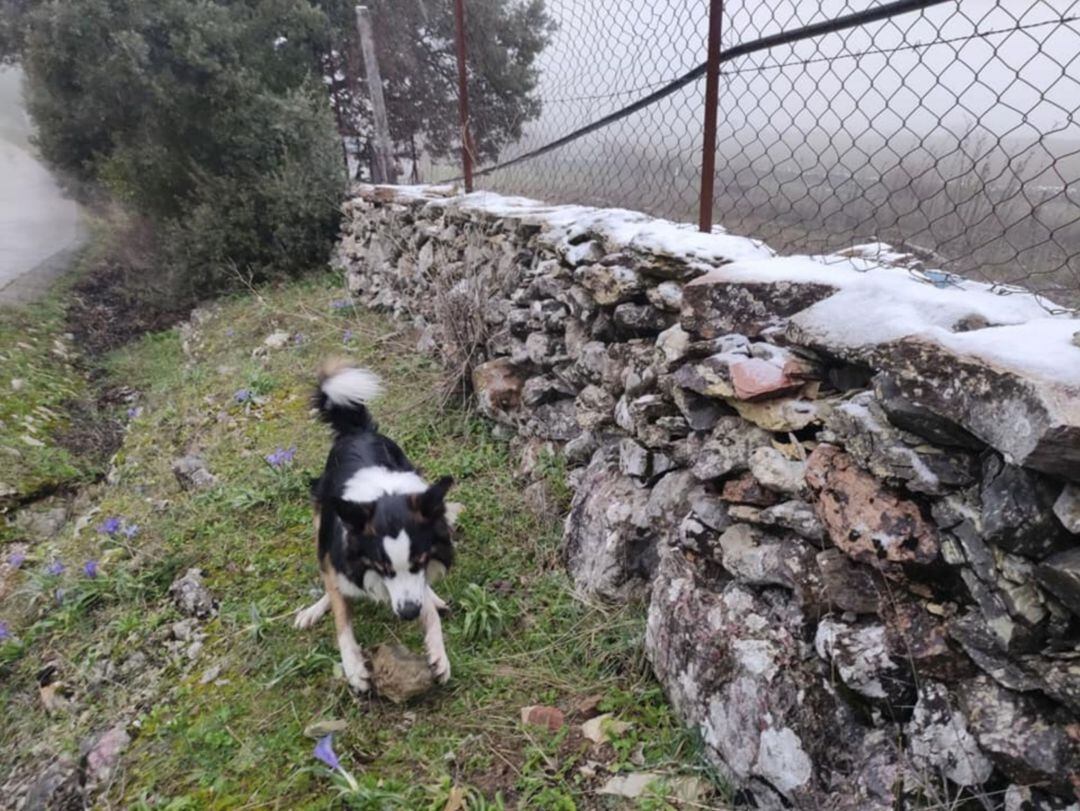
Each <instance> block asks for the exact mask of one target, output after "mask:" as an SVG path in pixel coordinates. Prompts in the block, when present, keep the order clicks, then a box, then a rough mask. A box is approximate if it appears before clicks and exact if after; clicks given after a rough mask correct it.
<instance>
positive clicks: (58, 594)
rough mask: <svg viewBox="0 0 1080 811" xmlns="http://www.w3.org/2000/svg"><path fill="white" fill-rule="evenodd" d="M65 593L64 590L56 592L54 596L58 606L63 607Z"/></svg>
mask: <svg viewBox="0 0 1080 811" xmlns="http://www.w3.org/2000/svg"><path fill="white" fill-rule="evenodd" d="M65 593H66V592H65V591H64V590H63V589H57V590H56V591H55V592H54V594H55V595H56V604H57V605H63V603H64V594H65Z"/></svg>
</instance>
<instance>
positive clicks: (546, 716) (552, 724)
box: [521, 704, 566, 732]
mask: <svg viewBox="0 0 1080 811" xmlns="http://www.w3.org/2000/svg"><path fill="white" fill-rule="evenodd" d="M521 723H522V724H525V725H526V726H534V727H544V728H546V729H548V730H550V731H551V732H556V731H558V730H560V729H562V727H563V724H564V723H566V716H564V715H563V711H562V710H560V709H559V708H558V707H546V706H544V705H542V704H533V705H531V706H528V707H522V708H521Z"/></svg>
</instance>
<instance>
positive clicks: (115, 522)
mask: <svg viewBox="0 0 1080 811" xmlns="http://www.w3.org/2000/svg"><path fill="white" fill-rule="evenodd" d="M122 523H123V522H121V520H120V519H119V518H117V517H116V516H110V517H109V518H106V519H105V520H104V521H102V522H101V523H100V524H98V528H97V531H98V532H100V533H101V534H102V535H115V534H116V533H117V532H119V531H120V526H121V524H122Z"/></svg>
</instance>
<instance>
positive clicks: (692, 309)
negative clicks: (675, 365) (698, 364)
mask: <svg viewBox="0 0 1080 811" xmlns="http://www.w3.org/2000/svg"><path fill="white" fill-rule="evenodd" d="M834 292H836V288H833V287H830V286H828V285H823V284H810V283H800V282H790V281H779V282H761V283H748V282H730V281H727V280H726V279H725V277H724V269H723V268H717V269H716V270H713V271H710V272H709V273H706V274H705V275H704V276H700V277H698V278H697V279H694V280H692V281H690V282H688V283H687V284H686V286H685V287H683V309H682V316H681V318H682V325H683V329H685V330H686V331H687V332H691V333H694V334H696V335H699V336H700V337H702V338H713V337H716V336H717V335H721V334H723V333H725V332H738V333H741V334H743V335H747V336H749V337H751V338H756V337H757V336H759V335H760V334H761V333H762V332H763V331H765V330H766V329H769V328H776V327H778V326H781V325H782V324H783V322H784V320H785V319H786V318H789V317H790V316H792V315H794V314H795V313H797V312H799V311H801V310H804V309H806V308H807V307H809V306H810V305H811V304H815V303H817V302H819V301H821V300H822V299H825V298H828V297H829V296H830V295H832V294H833V293H834Z"/></svg>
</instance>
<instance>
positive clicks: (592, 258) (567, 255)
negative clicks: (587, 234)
mask: <svg viewBox="0 0 1080 811" xmlns="http://www.w3.org/2000/svg"><path fill="white" fill-rule="evenodd" d="M559 253H560V254H561V255H562V258H563V261H564V262H566V264H568V265H570V266H571V267H578V266H579V265H585V264H589V263H590V262H599V261H600V259H602V258H603V256H604V249H603V247H602V246H601V245H600V243H599V242H597V241H596V240H592V239H590V240H588V241H585V242H578V243H577V244H574V245H566V246H560V248H559Z"/></svg>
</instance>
